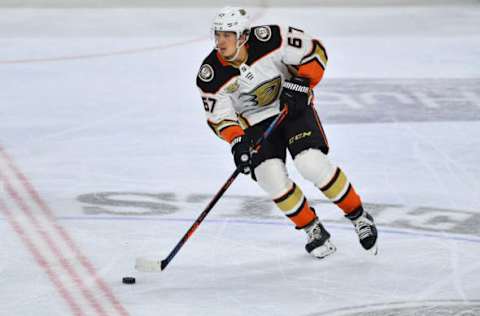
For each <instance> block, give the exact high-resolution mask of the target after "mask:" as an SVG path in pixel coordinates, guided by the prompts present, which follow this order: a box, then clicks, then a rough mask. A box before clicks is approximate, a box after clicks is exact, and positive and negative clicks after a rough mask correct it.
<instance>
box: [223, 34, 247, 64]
mask: <svg viewBox="0 0 480 316" xmlns="http://www.w3.org/2000/svg"><path fill="white" fill-rule="evenodd" d="M247 40H248V38H246V39H245V41H243V43H242V44H240V45H238V41H237V45H235V46H236V47H237V48H236V51H235V55H233V57H231V58H226V57H225V60H227V61H230V62H232V61H235V59H237V57H238V55H239V54H240V48H242V46H243V45H245V43H247Z"/></svg>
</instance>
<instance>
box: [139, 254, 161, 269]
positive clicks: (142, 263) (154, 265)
mask: <svg viewBox="0 0 480 316" xmlns="http://www.w3.org/2000/svg"><path fill="white" fill-rule="evenodd" d="M135 269H136V270H137V271H140V272H160V271H162V264H161V262H160V261H159V260H149V259H147V258H142V257H139V258H137V259H136V260H135Z"/></svg>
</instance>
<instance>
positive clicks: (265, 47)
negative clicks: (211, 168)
mask: <svg viewBox="0 0 480 316" xmlns="http://www.w3.org/2000/svg"><path fill="white" fill-rule="evenodd" d="M246 47H247V50H248V58H247V60H246V62H245V63H243V64H241V65H240V66H239V67H238V68H237V67H234V66H232V65H231V64H229V63H228V62H226V61H224V60H223V59H222V57H221V55H220V54H219V53H218V52H217V51H216V50H215V49H214V50H212V52H211V53H210V54H209V55H208V56H207V58H205V60H204V61H203V63H202V66H201V67H200V70H199V72H198V76H197V86H198V88H199V89H200V94H201V97H202V101H203V105H204V108H205V113H206V116H207V122H208V124H209V126H210V127H211V128H212V129H213V131H214V132H215V133H216V134H217V135H218V136H220V137H221V138H223V139H225V140H226V141H228V142H231V141H232V140H233V139H234V138H235V137H238V136H240V135H242V134H243V129H245V128H247V127H249V126H252V125H255V124H257V123H259V122H261V121H263V120H265V119H267V118H269V117H271V116H274V115H276V114H278V113H279V111H280V110H279V101H278V99H279V97H280V93H281V90H282V84H283V81H284V80H285V79H289V78H291V76H292V75H299V76H302V77H308V78H309V79H310V82H311V84H310V86H311V87H312V88H313V87H314V86H315V85H316V84H317V83H318V82H319V81H320V80H321V78H322V76H323V73H324V71H325V67H326V64H327V59H328V57H327V54H326V51H325V49H324V47H323V46H322V44H321V43H320V41H318V40H316V39H313V38H312V37H310V36H309V35H307V34H306V33H304V32H303V31H302V30H299V29H296V28H293V27H285V28H284V27H280V26H278V25H264V26H257V27H253V28H251V33H250V37H249V39H248V41H247V43H246Z"/></svg>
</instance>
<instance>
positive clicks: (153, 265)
mask: <svg viewBox="0 0 480 316" xmlns="http://www.w3.org/2000/svg"><path fill="white" fill-rule="evenodd" d="M287 113H288V109H287V107H285V108H284V109H283V110H282V111H281V112H280V114H278V115H277V117H276V118H275V120H273V121H272V123H270V125H269V127H268V128H267V129H266V130H265V132H264V133H263V134H262V136H261V137H260V138H259V139H258V140H257V141H256V143H255V144H254V145H253V149H254V150H256V151H258V150H260V147H261V144H262V142H263V141H264V140H265V139H266V138H267V137H268V136H269V135H270V134H271V133H272V131H273V130H274V129H275V128H276V127H277V126H278V125H280V123H281V122H282V121H283V120H284V119H285V117H286V116H287ZM239 173H240V169H239V168H236V169H235V171H234V172H233V173H232V175H231V176H230V177H229V178H228V179H227V181H226V182H225V183H224V184H223V186H222V187H221V188H220V190H219V191H218V192H217V194H215V196H214V197H213V199H212V200H211V201H210V203H208V205H207V207H206V208H205V210H204V211H203V212H202V213H201V214H200V216H198V218H197V219H196V220H195V222H194V223H193V224H192V226H191V227H190V228H189V229H188V230H187V232H186V233H185V235H183V237H182V239H180V241H179V242H178V243H177V245H176V246H175V247H174V248H173V249H172V251H170V253H169V254H168V256H167V257H166V258H165V259H163V260H162V261H159V260H149V259H146V258H137V259H136V262H135V269H137V271H141V272H158V271H162V270H164V269H165V268H166V267H167V266H168V264H169V263H170V261H172V259H173V257H175V255H176V254H177V253H178V251H179V250H180V249H181V248H182V247H183V245H184V244H185V243H186V242H187V240H188V239H189V238H190V237H191V236H192V235H193V233H194V232H195V231H196V230H197V228H198V226H200V223H202V221H203V220H204V219H205V217H206V216H207V215H208V213H209V212H210V210H211V209H212V208H213V207H214V206H215V204H216V203H217V202H218V200H219V199H220V198H221V197H222V195H223V194H224V193H225V191H227V189H228V188H229V187H230V185H231V184H232V183H233V181H234V180H235V179H236V178H237V176H238V175H239Z"/></svg>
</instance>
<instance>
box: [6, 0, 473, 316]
mask: <svg viewBox="0 0 480 316" xmlns="http://www.w3.org/2000/svg"><path fill="white" fill-rule="evenodd" d="M214 12H215V8H212V7H210V8H195V9H185V8H184V9H175V8H172V7H170V8H167V9H161V8H154V9H138V8H137V9H135V8H129V9H118V8H117V9H113V8H112V9H1V10H0V47H2V49H1V50H0V87H1V89H0V130H1V134H0V146H1V147H0V149H1V150H0V184H1V188H0V216H1V217H0V231H1V235H2V238H1V239H0V249H1V250H2V251H1V252H0V282H1V284H2V286H1V287H0V302H1V304H0V306H1V307H0V315H67V314H76V315H127V314H129V315H142V316H143V315H145V316H146V315H159V314H161V315H163V314H165V315H268V314H270V315H309V316H313V315H386V314H387V313H390V314H389V315H480V277H479V275H480V263H479V262H480V260H479V259H480V210H479V207H478V205H480V194H479V192H480V180H479V179H480V168H479V164H478V163H479V161H480V149H479V148H480V123H479V121H480V63H479V62H478V60H479V58H480V35H479V33H478V30H479V29H480V22H479V21H480V10H479V7H478V6H475V5H469V6H435V7H415V6H408V7H402V6H395V7H388V6H382V7H356V8H353V7H351V8H350V7H325V8H321V7H312V8H309V7H302V8H274V7H269V8H253V9H252V15H253V16H254V19H255V24H264V23H284V24H291V25H294V26H298V27H302V28H304V29H305V30H306V31H308V32H309V33H312V34H315V35H317V36H319V37H320V38H321V39H322V41H323V42H324V44H325V46H326V48H327V50H328V52H329V57H330V63H329V68H328V70H327V74H326V77H325V79H324V82H323V83H322V84H321V85H320V86H319V87H318V88H317V90H316V94H317V98H318V104H317V108H318V111H319V113H320V116H321V117H322V119H323V123H324V125H325V126H324V127H325V130H326V133H327V136H328V138H329V142H330V144H331V154H330V155H331V158H332V160H333V161H335V162H336V163H338V164H339V165H340V166H342V168H343V169H344V170H345V171H346V172H347V174H348V175H349V177H350V180H351V181H352V182H353V183H354V184H355V185H356V188H357V191H359V193H360V195H361V196H362V198H363V200H364V202H365V203H366V206H367V208H368V209H369V210H370V211H371V212H372V214H374V215H375V216H376V219H377V222H378V224H379V233H380V241H379V247H380V253H379V255H378V256H377V257H372V256H369V255H367V254H366V253H365V252H363V251H362V249H361V248H360V246H359V244H358V241H357V240H356V236H355V234H354V232H353V229H352V227H351V225H350V224H349V223H348V222H346V221H345V220H344V219H343V217H342V215H341V213H340V212H339V211H338V210H337V209H336V208H335V207H334V206H333V205H330V204H328V203H326V202H325V200H324V198H323V196H322V195H321V194H320V192H318V191H317V190H316V189H315V188H313V187H312V186H311V185H310V184H309V183H307V182H306V181H305V180H303V179H301V177H300V176H299V174H298V173H297V172H296V171H295V170H294V169H293V168H292V167H293V166H292V165H289V167H290V170H291V175H292V177H293V178H294V180H295V181H296V182H297V183H298V184H299V185H300V186H301V187H302V189H303V190H304V192H305V194H306V195H307V196H308V197H309V198H310V199H311V200H312V202H313V204H314V206H315V208H316V209H317V212H318V213H319V215H320V217H321V218H322V219H323V220H324V222H325V225H326V227H327V228H328V229H329V230H330V232H331V233H332V240H333V241H334V242H335V244H336V246H337V249H338V251H337V253H336V254H335V255H334V256H331V257H329V258H328V259H327V260H324V261H318V260H314V259H312V258H311V257H309V256H308V255H307V254H306V253H305V251H304V249H303V247H304V242H305V236H304V234H303V233H302V232H297V231H295V230H294V229H293V227H292V225H291V224H290V223H289V222H288V221H287V220H286V219H285V218H283V217H282V215H281V214H280V213H279V212H278V211H277V210H276V209H275V208H274V206H273V204H272V203H271V202H270V201H268V199H267V198H266V197H265V196H264V194H263V193H262V192H261V191H260V189H259V188H258V186H257V185H256V184H255V183H253V182H252V181H251V180H249V179H248V178H247V177H240V178H238V179H237V180H236V181H235V183H234V184H233V186H232V187H231V189H230V190H229V191H228V192H227V193H226V196H225V197H224V198H223V199H222V200H221V201H220V202H219V203H218V205H217V206H216V207H215V208H214V210H213V211H212V212H211V214H210V215H209V216H208V218H207V219H206V221H205V222H204V223H203V224H202V225H201V227H200V228H199V229H198V231H197V232H196V233H195V235H194V236H193V237H192V238H191V240H189V241H188V243H187V244H186V245H185V247H184V248H183V249H182V250H181V251H180V253H179V254H178V255H177V257H175V259H174V261H172V263H171V264H170V265H169V266H168V268H167V270H165V271H164V272H161V273H158V274H147V273H145V274H142V273H137V272H135V270H134V268H133V266H134V263H135V258H136V257H137V256H147V257H150V258H158V259H162V258H163V257H164V256H165V255H167V254H168V252H169V251H170V250H171V248H172V247H173V246H174V245H175V244H176V243H177V241H178V240H179V239H180V237H181V236H182V235H183V233H184V232H185V231H186V229H187V228H188V227H189V226H190V225H191V224H192V222H193V220H194V219H195V218H196V217H197V215H198V214H200V212H201V211H202V210H203V208H204V207H205V206H206V205H207V203H208V201H209V199H210V198H211V197H212V196H213V195H214V194H215V193H216V191H217V190H218V189H219V188H220V186H221V185H222V184H223V182H224V181H225V180H226V179H227V177H228V176H229V174H230V173H231V172H232V171H233V162H232V159H231V155H230V152H229V148H228V146H227V145H226V144H224V143H222V142H221V141H220V140H218V139H217V138H215V136H214V135H213V134H212V133H211V131H210V129H209V128H208V127H207V125H206V123H205V120H204V113H203V107H202V104H201V100H200V98H199V94H198V91H197V89H196V87H195V76H196V73H197V70H198V68H199V65H200V62H201V61H202V59H203V58H204V57H205V55H206V54H207V53H208V52H209V51H210V50H211V48H212V42H211V39H210V38H209V35H208V29H209V22H210V21H211V17H212V16H213V13H214ZM289 164H290V162H289ZM22 174H23V175H25V178H22V176H21V175H22ZM35 192H37V193H38V197H37V198H36V193H35ZM39 199H40V200H39ZM41 201H44V202H45V203H43V204H42V203H41ZM28 210H29V211H30V212H28ZM49 211H50V212H51V213H49ZM29 214H31V215H29ZM49 214H50V215H52V217H49ZM69 238H71V239H69ZM48 241H50V242H51V243H49V242H48ZM42 258H43V261H42ZM92 269H93V270H92ZM92 271H95V274H92V273H91V272H92ZM127 275H132V276H135V277H136V279H137V283H136V284H135V285H128V286H127V285H124V284H122V283H121V279H122V277H123V276H127ZM95 276H96V277H95ZM55 280H56V281H55ZM102 284H103V286H102ZM62 288H63V292H62ZM65 293H67V294H65ZM460 313H464V314H460ZM466 313H470V314H466Z"/></svg>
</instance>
